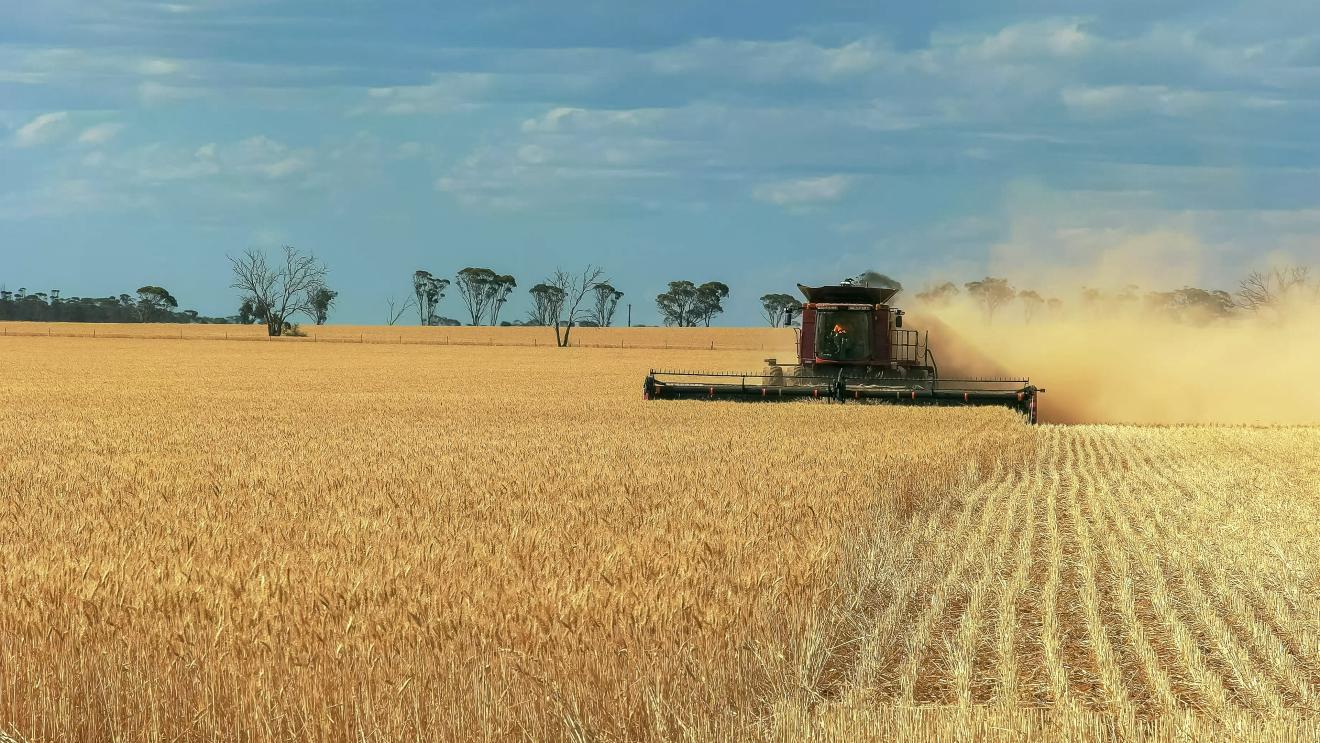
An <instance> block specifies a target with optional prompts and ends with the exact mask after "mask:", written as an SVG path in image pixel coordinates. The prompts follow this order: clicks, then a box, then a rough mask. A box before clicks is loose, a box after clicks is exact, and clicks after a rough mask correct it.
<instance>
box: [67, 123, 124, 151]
mask: <svg viewBox="0 0 1320 743" xmlns="http://www.w3.org/2000/svg"><path fill="white" fill-rule="evenodd" d="M123 130H124V125H123V124H120V123H118V122H113V121H107V122H105V123H102V124H96V125H94V126H89V127H87V128H86V129H84V130H83V132H82V134H79V135H78V142H79V143H81V144H91V145H97V144H105V143H106V142H109V141H110V140H112V139H114V138H115V137H117V136H119V132H121V131H123Z"/></svg>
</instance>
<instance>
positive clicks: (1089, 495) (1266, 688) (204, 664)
mask: <svg viewBox="0 0 1320 743" xmlns="http://www.w3.org/2000/svg"><path fill="white" fill-rule="evenodd" d="M28 329H35V330H39V329H40V328H39V326H31V327H29V328H28ZM189 330H192V329H191V328H190V329H189ZM422 330H423V329H417V330H416V331H411V332H421V331H422ZM424 330H436V329H424ZM646 330H647V331H648V334H652V335H653V339H654V341H655V342H649V343H645V344H643V343H641V342H638V343H637V346H641V345H650V346H658V348H640V347H628V346H629V342H628V341H627V340H626V336H625V342H624V344H623V345H624V347H623V348H617V347H610V346H611V344H610V343H605V342H601V343H599V344H597V347H590V346H588V345H587V342H586V341H585V336H586V334H585V333H584V347H578V348H569V349H556V348H548V347H544V346H540V347H538V346H536V345H533V346H530V347H528V346H514V345H490V346H488V347H480V346H473V345H459V344H453V345H448V346H447V345H443V344H439V345H429V344H420V343H412V344H409V343H406V342H405V343H402V344H400V343H397V342H396V343H389V342H388V341H382V342H381V343H379V344H373V343H371V342H366V341H364V342H362V343H358V344H352V343H316V342H305V341H297V342H268V343H250V342H243V343H240V342H233V341H230V342H226V341H224V340H223V339H210V340H188V339H183V340H174V341H166V340H161V339H154V338H103V337H97V338H71V337H60V333H59V332H58V331H54V332H52V333H51V334H50V336H49V337H33V335H34V334H27V335H18V334H15V335H10V336H0V430H3V431H4V434H3V435H2V436H0V548H2V550H0V561H2V562H0V565H2V566H3V568H2V570H0V740H2V739H4V737H6V736H8V737H9V738H12V739H14V740H36V741H46V740H77V741H81V740H125V741H136V740H165V741H172V740H180V741H183V740H225V741H229V740H290V739H296V740H317V741H338V740H379V741H387V740H388V741H393V740H584V741H587V740H601V741H614V740H761V739H769V740H801V739H816V740H853V739H866V738H869V739H875V740H894V739H923V740H949V739H965V740H1006V741H1007V740H1014V741H1019V740H1056V739H1068V740H1113V739H1132V740H1144V739H1150V740H1204V739H1252V740H1280V739H1312V738H1314V737H1315V736H1316V735H1318V734H1320V729H1318V728H1317V721H1318V720H1320V710H1318V705H1320V461H1318V460H1317V458H1316V456H1315V452H1316V451H1317V450H1320V428H1305V427H1291V428H1284V427H1275V428H1244V427H1125V426H1091V425H1081V426H1039V427H1034V428H1033V427H1028V426H1026V425H1024V424H1022V423H1021V422H1020V421H1019V420H1018V419H1017V418H1016V417H1014V416H1013V415H1012V414H1010V413H1008V412H1006V411H999V410H984V409H983V410H964V409H943V410H924V409H907V408H892V407H886V406H862V405H830V404H823V403H819V404H818V403H812V402H801V403H788V404H780V405H761V404H755V403H751V404H746V403H744V404H738V403H707V402H652V403H648V402H645V401H643V400H642V396H641V380H642V377H643V375H644V374H645V372H646V370H647V369H648V368H650V367H652V366H669V367H681V368H735V369H737V368H749V369H756V368H759V366H760V361H761V359H762V358H763V357H764V356H765V355H772V353H771V352H772V351H773V352H774V353H778V354H779V355H781V356H788V355H789V353H788V351H789V349H788V348H787V347H786V346H787V343H788V342H791V335H788V336H785V335H784V334H783V333H782V332H780V333H774V332H772V331H761V333H760V334H757V335H750V334H749V335H744V336H739V335H737V334H735V333H733V332H732V331H723V330H722V331H718V332H716V331H710V332H701V331H684V332H683V334H682V335H666V331H663V330H658V329H646ZM393 331H394V329H392V328H390V329H381V330H380V331H378V332H382V333H384V332H393ZM486 332H490V333H496V332H499V331H486ZM516 332H518V333H523V332H526V331H522V330H518V331H516ZM541 332H542V333H544V332H546V331H544V330H542V331H541ZM608 332H609V331H602V332H601V338H604V337H605V333H608ZM618 332H623V331H618ZM35 335H40V334H39V332H38V333H35ZM610 339H611V340H617V339H618V336H617V335H616V336H610ZM651 339H652V338H651V336H648V340H651ZM781 339H786V341H787V342H785V341H783V340H781ZM680 341H681V342H680ZM776 344H779V345H778V346H776ZM665 345H670V348H668V349H666V348H664V346H665ZM711 346H714V349H715V350H711ZM680 347H682V348H680ZM763 348H764V350H763ZM699 349H704V350H699ZM1047 399H1048V398H1047Z"/></svg>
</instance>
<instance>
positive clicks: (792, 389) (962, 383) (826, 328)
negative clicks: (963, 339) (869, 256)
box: [644, 281, 1044, 423]
mask: <svg viewBox="0 0 1320 743" xmlns="http://www.w3.org/2000/svg"><path fill="white" fill-rule="evenodd" d="M798 289H799V290H801V292H802V295H803V297H804V298H805V299H806V302H805V303H804V304H803V305H802V309H801V316H800V319H801V326H800V327H799V328H796V331H797V343H796V347H797V363H796V364H780V363H779V361H778V360H777V359H766V360H765V363H766V366H765V368H764V369H763V370H761V371H760V372H746V373H744V372H699V371H669V370H654V369H653V370H652V371H651V373H650V374H648V375H647V377H646V382H645V386H644V393H645V396H646V399H648V400H661V399H716V400H720V399H724V400H762V401H772V400H774V401H779V400H795V399H802V398H812V399H826V400H832V401H835V402H847V401H859V402H860V401H869V402H886V403H891V404H899V405H940V406H957V405H998V406H1002V407H1007V408H1011V409H1013V410H1016V411H1017V412H1019V413H1022V414H1023V415H1024V416H1025V417H1026V418H1027V420H1028V421H1029V422H1031V423H1035V422H1036V417H1037V396H1038V395H1039V394H1040V393H1041V392H1044V390H1041V389H1038V388H1036V387H1035V386H1033V385H1032V384H1031V382H1030V380H1028V379H1025V378H1024V379H1006V378H985V377H982V378H968V379H947V378H941V377H940V375H939V367H938V366H937V364H936V363H935V355H934V354H933V353H932V352H931V349H930V344H929V334H928V333H926V334H923V333H921V332H920V331H917V330H911V329H905V328H904V327H903V310H900V309H898V308H895V307H892V306H891V305H890V302H891V301H892V300H893V298H894V295H896V294H897V293H898V290H897V289H894V288H891V287H872V286H866V285H865V284H863V283H860V282H856V281H845V282H841V283H839V284H837V285H833V286H819V287H811V286H803V285H801V284H799V285H798ZM789 319H790V320H791V319H792V318H791V316H790V318H789ZM790 324H791V323H790Z"/></svg>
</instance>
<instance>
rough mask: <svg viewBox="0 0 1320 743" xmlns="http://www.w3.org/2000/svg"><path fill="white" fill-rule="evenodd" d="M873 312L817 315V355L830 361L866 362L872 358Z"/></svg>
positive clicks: (839, 311)
mask: <svg viewBox="0 0 1320 743" xmlns="http://www.w3.org/2000/svg"><path fill="white" fill-rule="evenodd" d="M870 350H871V313H869V312H865V311H858V310H822V311H821V312H820V313H819V314H818V315H817V316H816V355H817V356H819V357H820V358H822V359H829V360H830V361H864V360H866V359H867V358H869V357H870Z"/></svg>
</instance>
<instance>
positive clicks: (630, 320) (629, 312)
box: [628, 304, 632, 328]
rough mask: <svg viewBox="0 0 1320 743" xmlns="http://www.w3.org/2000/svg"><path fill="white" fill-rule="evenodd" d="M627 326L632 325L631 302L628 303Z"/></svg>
mask: <svg viewBox="0 0 1320 743" xmlns="http://www.w3.org/2000/svg"><path fill="white" fill-rule="evenodd" d="M628 327H630V328H631V327H632V304H629V305H628Z"/></svg>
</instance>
